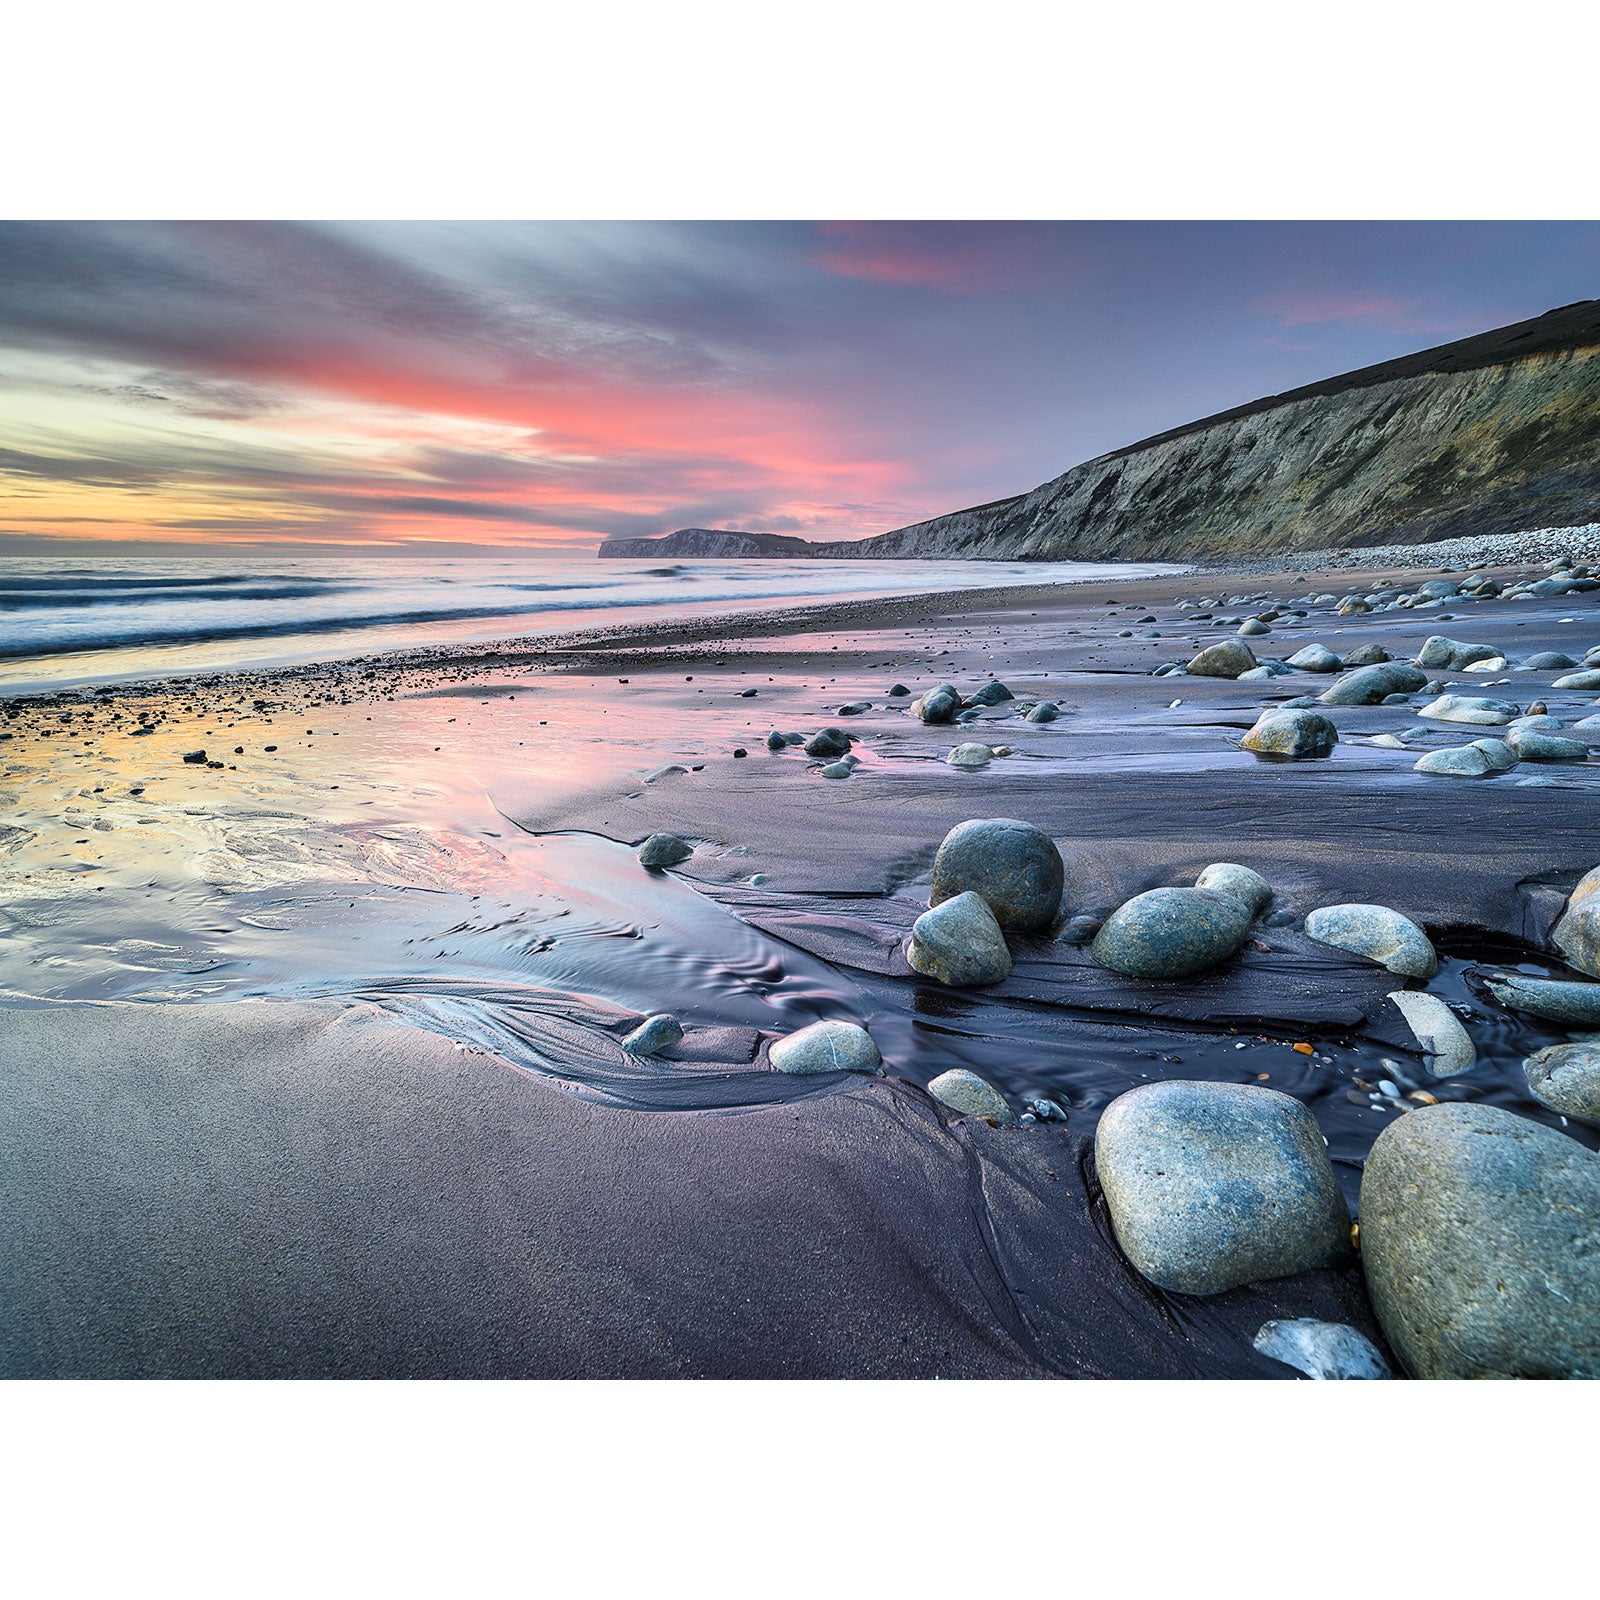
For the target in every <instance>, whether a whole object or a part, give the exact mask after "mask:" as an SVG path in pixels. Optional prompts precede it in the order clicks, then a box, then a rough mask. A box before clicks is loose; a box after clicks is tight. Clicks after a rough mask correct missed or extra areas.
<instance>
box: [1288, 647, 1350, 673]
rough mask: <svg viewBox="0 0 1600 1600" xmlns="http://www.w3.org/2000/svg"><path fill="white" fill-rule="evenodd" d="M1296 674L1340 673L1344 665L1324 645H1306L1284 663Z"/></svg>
mask: <svg viewBox="0 0 1600 1600" xmlns="http://www.w3.org/2000/svg"><path fill="white" fill-rule="evenodd" d="M1284 665H1285V666H1290V667H1293V668H1294V669H1295V671H1296V672H1342V671H1343V670H1344V663H1343V662H1342V661H1341V660H1340V659H1339V658H1338V656H1336V655H1335V654H1334V653H1333V651H1331V650H1330V649H1328V648H1327V646H1326V645H1320V644H1308V645H1307V646H1306V647H1305V648H1304V649H1303V650H1296V651H1295V653H1294V654H1293V655H1292V656H1290V657H1289V658H1288V660H1287V661H1286V662H1285V663H1284Z"/></svg>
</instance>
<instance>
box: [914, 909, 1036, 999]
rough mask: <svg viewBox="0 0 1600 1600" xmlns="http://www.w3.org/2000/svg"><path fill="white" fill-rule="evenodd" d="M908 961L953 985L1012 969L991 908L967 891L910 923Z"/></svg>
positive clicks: (992, 978)
mask: <svg viewBox="0 0 1600 1600" xmlns="http://www.w3.org/2000/svg"><path fill="white" fill-rule="evenodd" d="M906 960H907V961H908V962H909V963H910V965H911V969H912V971H913V972H920V973H921V974H922V975H923V977H925V978H936V979H937V980H938V981H939V982H940V983H948V984H950V985H951V986H952V987H954V988H958V989H964V988H973V987H977V986H980V985H982V984H988V983H999V982H1000V981H1001V979H1003V978H1006V977H1008V976H1009V975H1010V973H1011V952H1010V951H1009V950H1008V949H1007V948H1006V937H1005V935H1004V934H1003V933H1002V932H1001V931H1000V924H999V923H998V922H997V921H995V915H994V912H993V911H991V910H990V909H989V903H988V902H987V901H986V900H985V899H984V898H983V896H982V895H978V894H974V893H973V892H972V891H971V890H970V889H968V890H967V891H965V893H962V894H958V895H956V896H955V897H954V898H953V899H950V900H945V901H943V902H942V903H941V904H939V905H936V906H933V907H931V908H930V909H929V910H927V911H924V912H923V913H922V915H921V916H920V917H918V918H917V920H916V921H915V922H914V923H912V925H911V942H910V944H909V945H908V946H907V947H906Z"/></svg>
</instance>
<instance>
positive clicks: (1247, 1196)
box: [1094, 1080, 1351, 1294]
mask: <svg viewBox="0 0 1600 1600" xmlns="http://www.w3.org/2000/svg"><path fill="white" fill-rule="evenodd" d="M1094 1155H1095V1168H1096V1171H1097V1173H1098V1176H1099V1179H1100V1186H1101V1189H1102V1190H1103V1191H1104V1194H1105V1197H1106V1204H1107V1206H1108V1208H1109V1209H1110V1212H1111V1220H1112V1224H1113V1226H1114V1227H1115V1229H1116V1235H1117V1242H1118V1243H1119V1244H1120V1245H1121V1246H1122V1249H1123V1251H1124V1252H1125V1253H1126V1255H1127V1257H1128V1259H1129V1260H1130V1261H1131V1262H1132V1263H1133V1265H1134V1267H1135V1268H1137V1270H1138V1271H1139V1272H1141V1273H1142V1274H1143V1275H1144V1276H1145V1277H1146V1278H1148V1279H1149V1280H1150V1281H1151V1282H1152V1283H1154V1284H1155V1285H1156V1286H1157V1287H1158V1288H1162V1289H1167V1290H1170V1291H1172V1292H1174V1293H1178V1294H1221V1293H1223V1292H1224V1291H1225V1290H1228V1289H1234V1288H1238V1287H1239V1286H1241V1285H1242V1284H1246V1283H1257V1282H1260V1281H1262V1280H1264V1279H1270V1278H1281V1277H1287V1276H1288V1275H1290V1274H1292V1273H1298V1272H1306V1271H1310V1270H1311V1269H1313V1268H1317V1267H1334V1266H1341V1265H1343V1264H1344V1263H1345V1262H1346V1261H1347V1260H1348V1259H1349V1257H1350V1250H1351V1247H1350V1216H1349V1212H1348V1210H1347V1209H1346V1207H1345V1203H1344V1197H1343V1195H1342V1194H1341V1193H1340V1191H1339V1183H1338V1179H1337V1178H1335V1176H1334V1172H1333V1164H1332V1162H1331V1161H1330V1160H1329V1158H1328V1151H1327V1146H1326V1144H1325V1142H1324V1140H1323V1137H1322V1134H1321V1132H1320V1130H1319V1129H1318V1127H1317V1124H1316V1122H1315V1121H1314V1120H1313V1118H1312V1116H1311V1114H1310V1112H1308V1111H1307V1110H1306V1108H1305V1107H1304V1106H1303V1105H1301V1103H1300V1102H1299V1101H1298V1100H1295V1099H1291V1098H1290V1096H1288V1095H1286V1094H1279V1093H1278V1092H1277V1091H1276V1090H1273V1089H1263V1088H1247V1087H1245V1086H1243V1085H1240V1084H1232V1083H1189V1082H1184V1081H1181V1080H1173V1081H1169V1082H1166V1083H1150V1084H1145V1085H1142V1086H1141V1087H1140V1088H1137V1089H1131V1090H1129V1091H1128V1093H1126V1094H1123V1095H1119V1096H1118V1097H1117V1098H1116V1099H1115V1100H1113V1101H1112V1103H1111V1104H1110V1105H1109V1106H1108V1107H1107V1108H1106V1110H1105V1112H1104V1114H1103V1115H1102V1116H1101V1118H1100V1125H1099V1128H1098V1129H1097V1130H1096V1133H1095V1144H1094Z"/></svg>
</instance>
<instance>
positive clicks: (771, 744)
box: [767, 733, 789, 750]
mask: <svg viewBox="0 0 1600 1600" xmlns="http://www.w3.org/2000/svg"><path fill="white" fill-rule="evenodd" d="M788 748H789V741H788V740H787V739H785V738H784V736H783V735H782V734H781V733H769V734H768V735H767V749H769V750H787V749H788Z"/></svg>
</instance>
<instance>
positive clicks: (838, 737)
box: [804, 728, 850, 759]
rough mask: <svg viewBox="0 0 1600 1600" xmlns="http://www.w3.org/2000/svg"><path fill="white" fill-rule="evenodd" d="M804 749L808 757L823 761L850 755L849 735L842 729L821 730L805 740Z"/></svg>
mask: <svg viewBox="0 0 1600 1600" xmlns="http://www.w3.org/2000/svg"><path fill="white" fill-rule="evenodd" d="M804 749H805V753H806V754H807V755H808V756H820V757H822V758H824V759H826V758H828V757H833V756H847V755H849V754H850V735H849V734H848V733H846V732H845V731H844V730H843V729H842V728H823V729H822V730H821V731H820V732H817V733H814V734H812V735H811V737H810V738H809V739H807V740H806V742H805V745H804Z"/></svg>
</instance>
